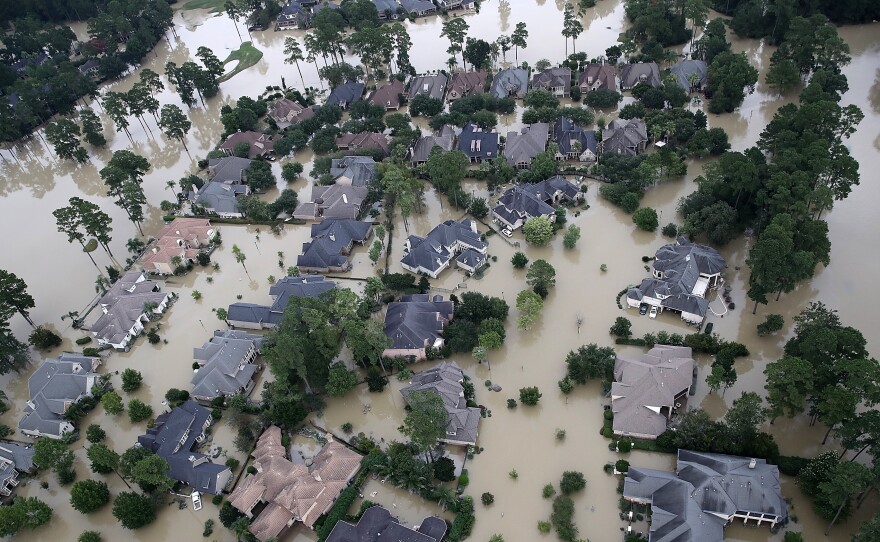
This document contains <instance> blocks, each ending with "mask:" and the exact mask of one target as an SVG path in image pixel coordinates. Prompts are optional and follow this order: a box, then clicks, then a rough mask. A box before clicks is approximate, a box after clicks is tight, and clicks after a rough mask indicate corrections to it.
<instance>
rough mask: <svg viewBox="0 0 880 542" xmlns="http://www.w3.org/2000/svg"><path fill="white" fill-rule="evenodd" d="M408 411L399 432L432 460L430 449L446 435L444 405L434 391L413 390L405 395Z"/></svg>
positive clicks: (432, 455)
mask: <svg viewBox="0 0 880 542" xmlns="http://www.w3.org/2000/svg"><path fill="white" fill-rule="evenodd" d="M407 404H409V406H410V409H411V410H410V411H409V412H408V413H407V415H406V418H404V420H403V426H401V427H400V432H401V433H403V434H404V435H406V436H408V437H409V438H410V440H411V441H412V442H413V444H414V445H415V446H416V448H417V449H418V450H419V452H422V453H425V454H427V455H428V458H429V460H430V461H433V460H434V454H433V453H432V450H433V449H434V448H435V447H436V446H437V443H438V442H439V441H440V439H442V438H443V437H444V436H446V407H445V406H444V405H443V399H442V398H441V397H440V395H439V394H437V393H436V392H434V391H414V392H412V393H410V394H409V396H408V397H407Z"/></svg>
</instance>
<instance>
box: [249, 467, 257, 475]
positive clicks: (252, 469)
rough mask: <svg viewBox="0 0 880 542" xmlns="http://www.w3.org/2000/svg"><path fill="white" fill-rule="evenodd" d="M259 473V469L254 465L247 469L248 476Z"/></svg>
mask: <svg viewBox="0 0 880 542" xmlns="http://www.w3.org/2000/svg"><path fill="white" fill-rule="evenodd" d="M257 472H258V471H257V467H255V466H253V465H248V468H247V473H248V474H256V473H257Z"/></svg>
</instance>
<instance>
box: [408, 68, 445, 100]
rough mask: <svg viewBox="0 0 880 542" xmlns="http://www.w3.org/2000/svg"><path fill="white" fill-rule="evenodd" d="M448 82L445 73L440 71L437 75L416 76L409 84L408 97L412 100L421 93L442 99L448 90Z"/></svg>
mask: <svg viewBox="0 0 880 542" xmlns="http://www.w3.org/2000/svg"><path fill="white" fill-rule="evenodd" d="M448 82H449V79H448V78H447V77H446V75H445V74H443V73H438V74H436V75H419V76H416V77H414V78H413V80H412V82H410V84H409V93H408V94H407V98H409V99H410V100H412V99H413V98H415V97H416V96H418V95H419V94H423V95H425V96H428V97H430V98H434V99H437V100H442V99H443V94H444V93H445V92H446V84H447V83H448Z"/></svg>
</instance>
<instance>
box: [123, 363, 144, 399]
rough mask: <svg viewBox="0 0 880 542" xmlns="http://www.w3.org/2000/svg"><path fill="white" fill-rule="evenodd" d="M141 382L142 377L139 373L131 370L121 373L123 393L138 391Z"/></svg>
mask: <svg viewBox="0 0 880 542" xmlns="http://www.w3.org/2000/svg"><path fill="white" fill-rule="evenodd" d="M143 381H144V377H143V375H141V373H140V371H135V370H134V369H131V368H129V369H126V370H124V371H122V391H124V392H125V393H131V392H133V391H137V390H139V389H140V387H141V383H142V382H143Z"/></svg>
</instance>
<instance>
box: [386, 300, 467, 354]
mask: <svg viewBox="0 0 880 542" xmlns="http://www.w3.org/2000/svg"><path fill="white" fill-rule="evenodd" d="M454 312H455V304H454V303H453V302H452V301H444V300H443V296H440V295H435V296H433V297H430V296H429V295H428V294H410V295H404V296H402V297H401V298H400V301H395V302H393V303H389V304H388V307H387V309H386V311H385V335H386V336H388V338H389V339H391V346H389V347H388V348H386V349H385V350H384V351H383V352H382V356H383V357H386V358H398V357H400V358H406V357H411V358H413V359H415V360H424V359H427V351H426V349H428V348H433V349H436V350H439V349H441V348H443V345H444V344H445V342H444V340H443V330H444V329H446V326H447V324H449V322H450V321H451V320H452V316H453V314H454Z"/></svg>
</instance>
